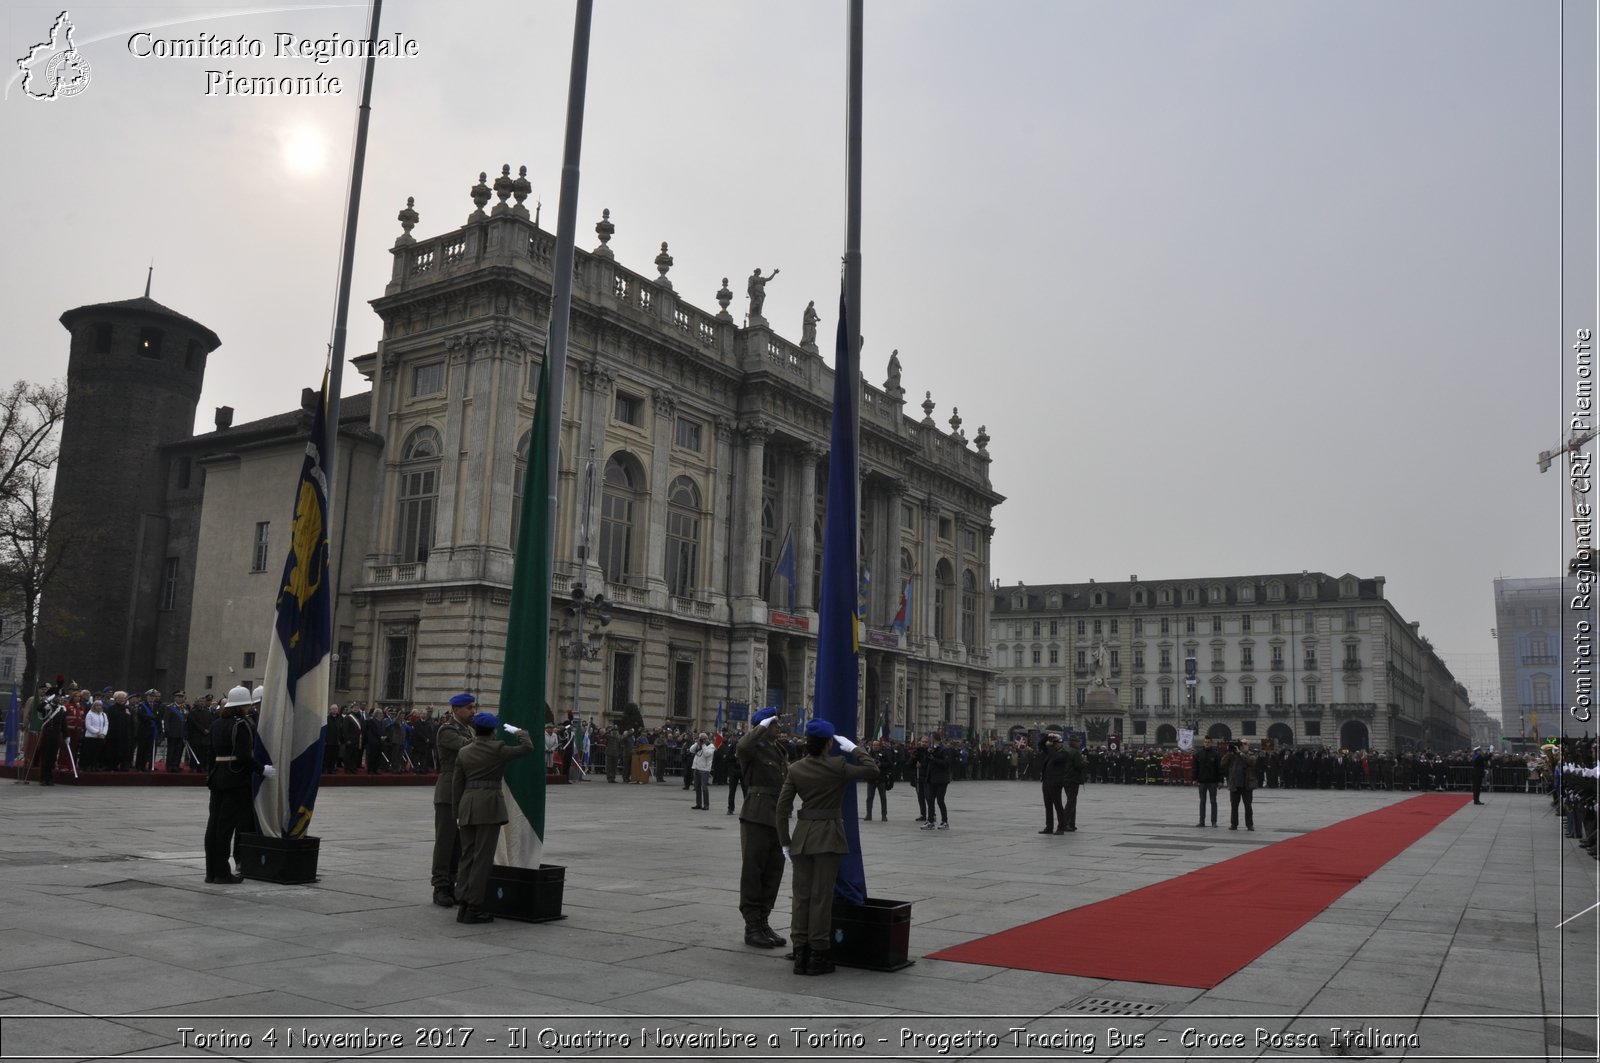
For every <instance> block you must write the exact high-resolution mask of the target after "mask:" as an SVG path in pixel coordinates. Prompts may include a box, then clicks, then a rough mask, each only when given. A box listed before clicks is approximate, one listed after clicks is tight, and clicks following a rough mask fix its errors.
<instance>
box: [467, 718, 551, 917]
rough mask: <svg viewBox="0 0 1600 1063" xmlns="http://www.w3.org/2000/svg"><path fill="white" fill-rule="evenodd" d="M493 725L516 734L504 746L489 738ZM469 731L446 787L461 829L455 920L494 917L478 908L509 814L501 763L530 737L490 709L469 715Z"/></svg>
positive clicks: (526, 749) (529, 749) (525, 747)
mask: <svg viewBox="0 0 1600 1063" xmlns="http://www.w3.org/2000/svg"><path fill="white" fill-rule="evenodd" d="M496 727H504V728H505V729H506V733H507V734H511V735H516V737H517V744H516V745H514V746H508V745H506V744H505V743H503V742H501V741H500V740H499V739H497V738H495V736H494V732H495V728H496ZM472 730H473V739H472V741H471V742H469V743H468V744H467V745H466V746H464V747H462V749H461V751H460V752H459V753H457V754H456V769H455V773H454V775H453V779H454V783H453V786H452V793H454V795H455V805H456V825H457V826H458V827H459V828H460V830H461V868H460V873H459V876H458V879H457V883H456V899H457V900H458V901H460V903H461V911H460V912H459V913H457V915H456V922H458V923H492V922H494V916H492V915H490V914H489V913H488V912H486V911H484V910H483V901H484V898H485V897H486V896H487V895H488V892H489V870H490V868H492V867H493V866H494V846H495V842H497V841H499V839H500V827H501V825H502V824H504V823H506V822H507V821H508V820H509V819H510V818H511V817H510V816H509V815H508V814H507V811H506V799H505V795H504V794H502V793H501V784H502V783H503V782H504V781H505V777H506V767H507V765H509V764H510V763H511V762H512V761H513V760H516V759H517V758H518V757H526V756H528V755H530V754H532V753H533V739H532V738H529V737H528V732H527V731H525V730H523V729H522V728H520V727H516V726H514V725H512V724H509V723H506V724H502V723H501V722H500V720H499V718H498V717H497V716H495V715H494V713H492V712H480V713H478V714H477V715H476V716H474V717H473V718H472Z"/></svg>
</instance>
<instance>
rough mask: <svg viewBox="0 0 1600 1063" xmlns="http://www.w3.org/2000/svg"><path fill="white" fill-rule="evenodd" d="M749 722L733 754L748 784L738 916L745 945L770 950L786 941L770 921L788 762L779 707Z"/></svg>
mask: <svg viewBox="0 0 1600 1063" xmlns="http://www.w3.org/2000/svg"><path fill="white" fill-rule="evenodd" d="M750 723H751V727H750V730H748V731H746V732H745V734H744V737H743V738H741V739H739V745H738V747H737V749H736V750H735V754H734V755H735V756H736V757H737V758H738V760H739V774H740V776H741V777H742V778H743V780H744V783H745V787H746V789H745V795H744V805H743V806H742V807H741V808H740V809H739V914H740V915H742V916H743V917H744V943H745V944H746V945H753V946H754V947H756V948H758V949H772V948H777V947H779V946H781V945H786V944H788V941H787V939H785V938H783V937H780V936H779V935H778V934H777V932H776V931H774V930H773V929H772V926H771V925H770V923H769V920H770V918H771V915H772V909H773V908H774V907H775V906H776V905H777V903H778V886H779V885H780V884H781V883H782V882H783V843H782V842H781V841H779V840H778V823H777V818H776V813H777V807H778V793H779V791H780V790H781V789H782V787H783V780H784V778H785V776H786V774H787V772H788V767H789V760H788V757H786V756H785V755H784V752H783V747H782V745H781V744H780V743H779V741H778V735H779V733H780V732H779V723H778V710H777V709H774V708H770V707H769V708H764V709H757V710H756V712H755V714H754V715H753V716H751V717H750Z"/></svg>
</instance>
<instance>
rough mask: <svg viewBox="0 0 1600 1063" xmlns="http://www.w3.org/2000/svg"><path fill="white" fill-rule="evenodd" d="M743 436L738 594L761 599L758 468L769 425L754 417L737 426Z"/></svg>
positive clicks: (764, 453)
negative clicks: (741, 552)
mask: <svg viewBox="0 0 1600 1063" xmlns="http://www.w3.org/2000/svg"><path fill="white" fill-rule="evenodd" d="M740 431H741V432H742V434H743V436H744V489H743V490H742V491H740V492H739V496H740V497H739V513H740V518H741V522H740V531H739V542H740V545H741V547H742V549H743V551H744V556H743V558H742V561H743V564H742V565H741V566H740V568H741V581H740V585H739V594H740V596H742V597H745V598H760V597H761V591H762V587H761V468H762V460H763V459H764V457H765V456H766V447H767V439H768V438H770V437H771V435H772V425H771V423H770V422H768V421H767V420H766V419H764V418H761V417H757V418H755V419H753V420H750V421H746V422H745V423H744V424H743V425H741V426H740Z"/></svg>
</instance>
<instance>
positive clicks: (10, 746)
mask: <svg viewBox="0 0 1600 1063" xmlns="http://www.w3.org/2000/svg"><path fill="white" fill-rule="evenodd" d="M21 719H22V705H21V704H20V703H19V702H18V701H17V688H16V687H12V688H11V705H10V707H9V708H7V709H6V767H8V768H9V767H11V765H13V764H15V763H16V762H17V739H18V737H19V733H20V732H21V730H22V724H21Z"/></svg>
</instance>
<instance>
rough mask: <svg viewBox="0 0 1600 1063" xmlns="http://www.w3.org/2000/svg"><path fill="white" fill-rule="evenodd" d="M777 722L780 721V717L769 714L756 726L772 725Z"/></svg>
mask: <svg viewBox="0 0 1600 1063" xmlns="http://www.w3.org/2000/svg"><path fill="white" fill-rule="evenodd" d="M777 722H778V718H777V717H776V716H768V717H767V718H766V719H765V720H762V721H761V722H760V723H758V724H756V726H757V727H771V726H772V725H773V724H775V723H777Z"/></svg>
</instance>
